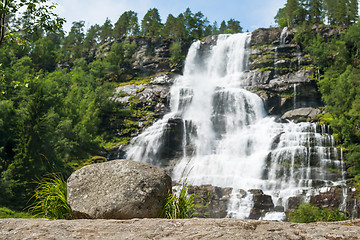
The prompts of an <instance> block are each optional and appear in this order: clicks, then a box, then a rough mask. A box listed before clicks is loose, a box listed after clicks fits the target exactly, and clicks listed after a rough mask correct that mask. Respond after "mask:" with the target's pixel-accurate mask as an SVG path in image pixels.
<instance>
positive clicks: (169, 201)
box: [159, 183, 194, 219]
mask: <svg viewBox="0 0 360 240" xmlns="http://www.w3.org/2000/svg"><path fill="white" fill-rule="evenodd" d="M193 205H194V196H193V195H187V183H185V184H183V185H182V187H181V189H180V193H179V196H177V195H176V193H169V195H168V196H167V198H166V199H165V201H164V204H163V207H162V209H161V211H160V214H159V216H160V217H162V218H168V219H177V218H190V217H191V215H192V213H193V211H194V210H193Z"/></svg>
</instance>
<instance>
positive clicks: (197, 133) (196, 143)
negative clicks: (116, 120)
mask: <svg viewBox="0 0 360 240" xmlns="http://www.w3.org/2000/svg"><path fill="white" fill-rule="evenodd" d="M250 37H251V34H250V33H243V34H235V35H220V36H218V37H217V39H213V40H216V44H215V45H213V46H211V48H210V49H204V46H203V44H202V43H201V42H199V41H198V42H195V43H194V44H192V46H191V47H190V49H189V52H188V56H187V58H186V63H185V70H184V74H183V75H182V76H180V77H178V78H177V80H176V81H175V83H174V85H173V86H172V88H171V112H170V113H169V114H167V115H165V116H164V117H163V119H161V120H159V121H157V122H156V123H155V124H154V125H153V126H151V127H149V128H148V129H146V130H145V131H144V132H143V133H142V134H141V135H139V136H138V137H136V138H134V139H133V140H132V145H131V147H130V148H129V150H128V151H127V158H128V159H133V160H136V161H144V162H148V163H152V164H155V165H158V166H163V165H164V163H163V161H166V162H169V161H170V160H171V161H173V162H175V163H174V164H173V165H174V167H173V170H172V175H173V179H174V180H178V181H179V180H180V179H181V178H183V177H186V179H187V181H188V182H189V184H191V185H202V184H211V185H214V186H218V187H231V188H232V189H233V191H232V194H231V199H230V203H229V206H228V217H234V218H247V217H248V216H249V214H250V210H251V208H252V205H253V202H252V195H251V193H250V192H249V190H251V189H261V190H262V191H263V192H264V193H265V194H267V195H270V196H271V197H272V199H273V201H274V204H275V205H276V206H282V207H283V208H284V209H286V208H287V204H288V203H287V202H288V199H289V197H292V196H299V195H301V196H303V197H304V199H305V198H306V197H309V196H310V195H311V194H313V193H314V191H316V188H319V189H320V188H323V187H328V186H336V185H344V184H345V180H344V179H343V178H342V177H341V174H340V177H338V175H336V174H331V172H330V171H328V169H329V168H332V169H339V170H340V171H343V170H344V169H343V163H342V158H341V155H342V154H341V153H339V151H338V149H337V148H335V146H334V141H333V138H332V136H331V135H329V134H327V133H326V132H324V131H323V132H321V131H319V128H320V127H319V125H317V124H315V123H301V124H295V123H292V122H288V123H278V122H276V121H275V119H274V118H272V117H267V116H266V112H265V110H264V106H263V102H262V100H261V98H260V97H259V96H257V95H256V94H254V93H251V92H249V91H247V90H245V89H244V87H245V85H246V84H245V83H247V82H248V81H247V80H246V79H244V76H245V75H244V74H243V73H244V71H246V70H247V68H248V66H247V65H248V57H249V48H248V45H249V41H250ZM294 97H295V96H294ZM174 119H178V120H179V121H177V123H180V125H181V126H180V129H181V131H180V133H181V136H180V137H178V139H180V140H179V141H181V144H180V145H181V146H178V148H179V149H180V150H179V152H181V154H177V155H172V159H169V157H168V158H166V157H164V154H163V153H164V149H166V148H168V147H169V146H167V144H168V143H167V142H166V138H167V134H168V133H169V128H170V127H171V126H170V125H171V124H169V123H171V122H174ZM165 165H166V164H165ZM241 192H242V193H241ZM283 215H284V214H283V213H276V212H273V213H272V214H271V216H267V217H265V219H272V218H276V219H278V220H279V219H281V218H282V217H283Z"/></svg>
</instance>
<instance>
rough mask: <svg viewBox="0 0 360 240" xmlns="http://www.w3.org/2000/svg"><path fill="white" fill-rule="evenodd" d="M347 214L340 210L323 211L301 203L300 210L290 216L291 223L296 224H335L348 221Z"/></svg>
mask: <svg viewBox="0 0 360 240" xmlns="http://www.w3.org/2000/svg"><path fill="white" fill-rule="evenodd" d="M346 219H347V217H346V216H345V214H343V213H341V212H340V211H339V210H337V209H336V210H332V209H322V208H318V207H315V206H313V205H311V204H310V203H304V202H303V203H301V204H300V206H299V207H298V208H296V209H295V210H294V212H291V213H290V214H289V221H290V222H296V223H310V222H334V221H342V220H346Z"/></svg>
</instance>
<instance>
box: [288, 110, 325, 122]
mask: <svg viewBox="0 0 360 240" xmlns="http://www.w3.org/2000/svg"><path fill="white" fill-rule="evenodd" d="M320 114H322V111H321V110H320V109H318V108H311V107H308V108H298V109H295V110H290V111H288V112H286V113H285V114H284V115H282V116H281V120H292V121H294V122H312V121H316V120H317V116H318V115H320Z"/></svg>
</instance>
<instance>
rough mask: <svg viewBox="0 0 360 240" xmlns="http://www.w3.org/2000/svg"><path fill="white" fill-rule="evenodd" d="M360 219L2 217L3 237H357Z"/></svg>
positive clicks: (264, 239)
mask: <svg viewBox="0 0 360 240" xmlns="http://www.w3.org/2000/svg"><path fill="white" fill-rule="evenodd" d="M359 224H360V220H357V219H354V220H351V221H343V222H333V223H325V222H319V223H309V224H299V223H288V222H267V221H255V220H240V219H228V218H225V219H199V218H193V219H174V220H169V219H132V220H87V219H81V220H71V221H69V220H47V219H0V239H4V240H8V239H9V240H10V239H29V240H32V239H45V240H46V239H52V240H54V239H61V240H62V239H71V240H72V239H129V240H130V239H134V240H138V239H174V240H175V239H203V240H206V239H229V240H230V239H247V240H252V239H256V240H268V239H279V240H288V239H293V240H313V239H318V240H325V239H334V240H335V239H336V240H356V239H359V236H360V228H359V226H358V225H359Z"/></svg>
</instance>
